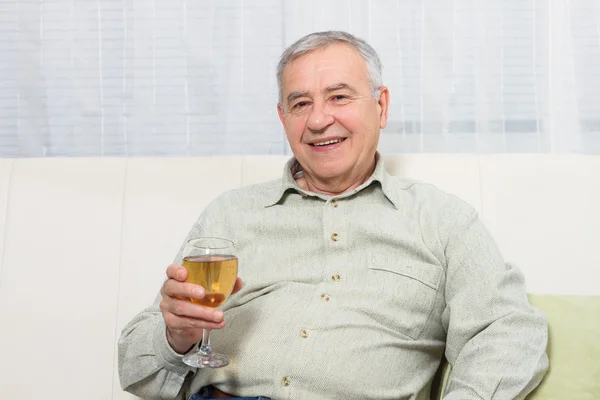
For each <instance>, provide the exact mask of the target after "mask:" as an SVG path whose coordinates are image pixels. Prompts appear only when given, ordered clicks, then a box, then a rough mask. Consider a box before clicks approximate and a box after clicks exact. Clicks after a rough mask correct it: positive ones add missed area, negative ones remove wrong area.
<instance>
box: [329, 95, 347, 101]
mask: <svg viewBox="0 0 600 400" xmlns="http://www.w3.org/2000/svg"><path fill="white" fill-rule="evenodd" d="M332 99H333V100H335V101H340V100H346V99H347V97H346V96H344V95H343V94H337V95H335V96H333V97H332Z"/></svg>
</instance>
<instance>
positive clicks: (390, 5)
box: [0, 0, 600, 157]
mask: <svg viewBox="0 0 600 400" xmlns="http://www.w3.org/2000/svg"><path fill="white" fill-rule="evenodd" d="M329 29H341V30H346V31H349V32H351V33H354V34H356V35H357V36H360V37H362V38H364V39H366V40H367V41H369V42H370V43H371V44H372V45H373V46H374V47H375V48H376V50H377V51H378V52H379V54H380V56H381V58H382V60H383V63H384V81H385V83H386V84H387V85H388V86H389V87H390V90H391V93H392V105H391V109H390V118H391V119H390V123H389V126H388V128H387V129H386V130H385V131H384V132H383V134H382V139H381V144H380V149H381V150H382V151H384V152H582V153H593V154H600V95H599V93H600V1H598V0H502V1H481V0H444V1H442V0H437V1H434V0H372V1H368V0H329V1H325V0H318V1H317V0H303V1H301V2H288V1H279V0H262V1H250V0H246V1H244V0H213V1H209V0H96V1H94V0H0V156H4V157H7V156H8V157H12V156H22V157H23V156H24V157H27V156H115V155H116V156H123V155H128V156H137V155H211V154H288V153H289V148H288V147H287V145H286V142H285V135H284V133H283V130H282V128H281V126H280V123H279V120H278V118H277V113H276V109H275V105H276V98H277V87H276V82H275V77H274V72H275V66H276V63H277V58H278V56H279V54H280V53H281V51H282V50H283V49H284V48H285V46H287V45H289V44H291V43H292V42H293V41H295V40H296V39H298V38H299V37H300V36H302V35H304V34H306V33H309V32H313V31H318V30H329Z"/></svg>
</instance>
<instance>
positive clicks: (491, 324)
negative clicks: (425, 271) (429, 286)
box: [442, 203, 548, 400]
mask: <svg viewBox="0 0 600 400" xmlns="http://www.w3.org/2000/svg"><path fill="white" fill-rule="evenodd" d="M445 215H454V216H455V217H456V218H453V220H454V221H455V222H454V223H453V224H452V226H450V227H449V228H448V232H447V234H448V236H447V237H448V239H447V243H446V247H445V257H446V263H447V275H446V287H445V300H446V307H445V309H444V312H443V315H442V322H443V325H444V328H445V329H446V332H447V343H446V358H447V359H448V361H449V363H450V364H451V365H452V371H451V374H450V377H449V380H448V386H447V391H446V393H447V395H446V396H445V397H444V399H445V400H458V399H460V400H468V399H502V400H505V399H521V398H524V397H525V396H526V395H527V394H528V393H530V392H531V391H532V390H533V389H534V388H535V387H536V386H537V385H538V384H539V383H540V381H541V380H542V377H543V376H544V374H545V372H546V370H547V369H548V357H547V356H546V345H547V341H548V326H547V321H546V319H545V317H544V316H543V315H542V314H541V313H540V312H539V311H538V310H536V309H534V308H533V307H532V306H531V305H530V304H529V302H528V300H527V295H526V292H525V285H524V278H523V274H522V273H521V272H520V270H519V269H518V268H517V267H516V266H514V265H511V264H505V262H504V260H503V259H502V256H501V255H500V252H499V250H498V248H497V247H496V245H495V243H494V241H493V240H492V238H491V236H490V234H489V233H488V231H487V230H486V229H485V227H484V226H483V224H482V222H481V221H480V219H479V218H478V216H477V213H476V212H475V211H474V210H473V209H472V208H470V207H469V206H467V205H466V204H463V203H460V204H458V203H457V204H456V205H454V206H453V207H452V210H451V211H450V213H445Z"/></svg>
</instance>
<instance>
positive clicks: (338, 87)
mask: <svg viewBox="0 0 600 400" xmlns="http://www.w3.org/2000/svg"><path fill="white" fill-rule="evenodd" d="M342 89H347V90H349V91H351V92H352V93H356V90H355V89H354V88H353V87H352V86H350V85H348V84H347V83H343V82H341V83H337V84H335V85H332V86H327V87H326V88H325V91H326V92H329V93H330V92H335V91H336V90H342Z"/></svg>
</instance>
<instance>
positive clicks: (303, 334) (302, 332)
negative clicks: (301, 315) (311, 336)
mask: <svg viewBox="0 0 600 400" xmlns="http://www.w3.org/2000/svg"><path fill="white" fill-rule="evenodd" d="M300 337H301V338H302V339H306V338H307V337H308V332H306V330H305V329H302V330H301V331H300Z"/></svg>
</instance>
